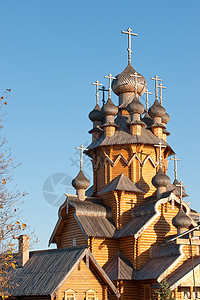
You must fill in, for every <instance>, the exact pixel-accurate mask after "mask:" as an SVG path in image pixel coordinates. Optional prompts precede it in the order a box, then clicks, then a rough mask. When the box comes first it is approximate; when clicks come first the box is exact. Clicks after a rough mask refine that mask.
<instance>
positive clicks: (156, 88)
mask: <svg viewBox="0 0 200 300" xmlns="http://www.w3.org/2000/svg"><path fill="white" fill-rule="evenodd" d="M151 79H152V80H155V92H156V100H158V81H162V79H159V78H158V76H157V75H155V77H151Z"/></svg>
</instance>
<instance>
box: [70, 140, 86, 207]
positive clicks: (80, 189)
mask: <svg viewBox="0 0 200 300" xmlns="http://www.w3.org/2000/svg"><path fill="white" fill-rule="evenodd" d="M76 149H78V150H81V158H80V172H79V173H78V175H77V176H76V177H75V178H74V179H73V180H72V186H73V187H74V188H75V190H76V194H77V196H78V199H79V200H81V201H84V200H85V191H86V190H87V188H88V187H89V186H90V181H89V179H87V177H85V174H84V173H83V151H84V150H87V149H86V148H84V146H83V145H81V146H80V147H77V148H76Z"/></svg>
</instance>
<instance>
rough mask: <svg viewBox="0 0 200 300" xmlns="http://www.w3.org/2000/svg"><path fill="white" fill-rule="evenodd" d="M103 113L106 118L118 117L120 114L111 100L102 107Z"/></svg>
mask: <svg viewBox="0 0 200 300" xmlns="http://www.w3.org/2000/svg"><path fill="white" fill-rule="evenodd" d="M101 111H102V113H103V115H104V116H116V114H117V113H118V107H117V106H116V105H115V104H114V103H113V102H112V100H111V98H108V101H107V102H106V104H104V106H103V107H102V110H101Z"/></svg>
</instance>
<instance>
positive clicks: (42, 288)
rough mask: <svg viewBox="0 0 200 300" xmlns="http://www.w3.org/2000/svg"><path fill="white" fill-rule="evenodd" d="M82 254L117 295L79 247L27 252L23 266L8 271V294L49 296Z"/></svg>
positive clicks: (111, 284)
mask: <svg viewBox="0 0 200 300" xmlns="http://www.w3.org/2000/svg"><path fill="white" fill-rule="evenodd" d="M85 256H88V258H89V261H90V263H91V264H92V265H93V267H94V268H95V269H96V272H97V273H98V274H99V275H100V276H101V278H102V280H103V281H104V282H105V283H106V284H107V285H108V287H109V289H110V290H111V291H112V292H113V293H115V295H116V296H117V297H118V298H119V297H120V294H119V292H118V291H117V289H116V287H115V286H114V284H113V283H112V282H111V280H110V279H109V277H108V276H107V274H106V273H105V272H104V270H103V269H102V268H101V267H100V265H99V264H98V263H97V261H96V259H95V258H94V257H93V255H92V254H91V252H90V251H89V250H88V249H86V248H82V247H81V248H80V247H79V248H61V249H53V250H43V251H34V252H30V258H29V260H28V261H27V263H26V264H25V265H24V267H20V268H16V269H14V270H12V271H11V281H12V280H13V281H14V282H15V285H14V288H13V290H12V291H11V295H13V296H47V295H48V296H52V295H53V293H54V292H55V291H56V290H57V289H59V288H60V287H61V286H62V284H63V283H64V281H65V280H67V278H68V277H69V275H70V274H71V273H72V272H73V270H74V268H75V267H76V266H77V265H78V263H79V262H80V261H81V260H82V259H83V258H84V257H85Z"/></svg>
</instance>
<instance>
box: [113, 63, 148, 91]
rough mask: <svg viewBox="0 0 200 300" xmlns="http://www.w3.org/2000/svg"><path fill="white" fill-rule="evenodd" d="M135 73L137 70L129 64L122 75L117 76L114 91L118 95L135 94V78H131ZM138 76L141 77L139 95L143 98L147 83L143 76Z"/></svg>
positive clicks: (138, 85)
mask: <svg viewBox="0 0 200 300" xmlns="http://www.w3.org/2000/svg"><path fill="white" fill-rule="evenodd" d="M135 72H136V71H135V69H134V68H133V67H132V65H131V64H130V63H129V64H128V66H127V67H126V69H125V70H124V71H123V72H122V73H120V74H119V75H117V76H115V77H116V79H113V81H112V90H113V92H114V93H115V94H116V95H119V94H121V93H130V92H132V93H134V92H135V78H134V76H131V75H133V74H134V73H135ZM136 73H137V72H136ZM137 75H140V76H141V77H139V78H137V83H138V84H137V93H138V94H139V95H140V96H141V95H142V94H143V93H144V92H145V90H146V87H147V82H146V79H145V78H144V77H143V76H142V75H141V74H139V73H137Z"/></svg>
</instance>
